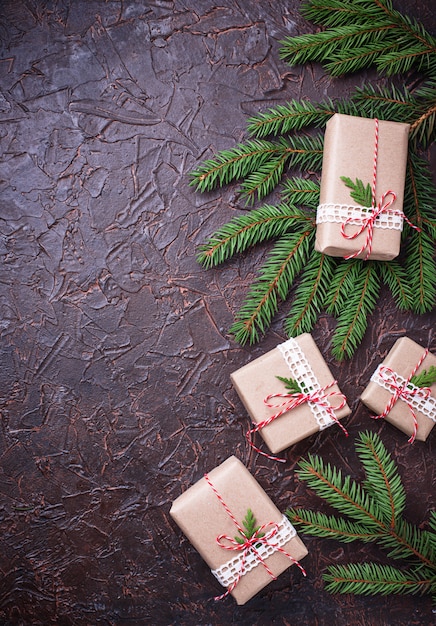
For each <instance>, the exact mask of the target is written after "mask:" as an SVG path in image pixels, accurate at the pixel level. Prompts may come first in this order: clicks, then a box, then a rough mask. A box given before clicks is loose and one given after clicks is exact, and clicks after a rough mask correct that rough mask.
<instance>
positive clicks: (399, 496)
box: [356, 433, 406, 528]
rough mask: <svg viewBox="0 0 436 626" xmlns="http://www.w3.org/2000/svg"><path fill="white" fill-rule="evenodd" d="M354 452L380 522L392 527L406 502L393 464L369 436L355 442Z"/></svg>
mask: <svg viewBox="0 0 436 626" xmlns="http://www.w3.org/2000/svg"><path fill="white" fill-rule="evenodd" d="M356 451H357V454H358V456H359V459H360V461H361V463H362V465H363V468H364V470H365V473H366V481H365V483H364V487H365V489H366V491H367V492H368V493H370V494H371V496H372V497H373V498H374V499H375V500H376V501H377V503H378V505H379V509H380V512H381V514H382V518H383V521H384V522H385V523H386V524H389V525H390V526H391V527H392V528H393V527H394V526H395V522H396V520H397V519H398V517H400V516H401V515H402V513H403V511H404V506H405V502H406V494H405V491H404V488H403V485H402V482H401V478H400V475H399V474H398V471H397V468H396V465H395V462H394V460H393V459H392V457H391V455H390V454H389V453H388V451H387V450H386V448H385V447H384V445H383V444H382V442H381V440H380V439H379V438H378V437H377V435H375V434H373V433H369V434H367V435H364V436H362V437H361V438H360V439H359V440H358V441H357V442H356Z"/></svg>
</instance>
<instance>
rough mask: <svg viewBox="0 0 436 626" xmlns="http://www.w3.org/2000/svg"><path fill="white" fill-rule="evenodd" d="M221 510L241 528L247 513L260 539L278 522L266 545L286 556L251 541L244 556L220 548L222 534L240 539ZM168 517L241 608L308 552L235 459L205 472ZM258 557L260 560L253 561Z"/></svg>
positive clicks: (180, 497) (289, 525)
mask: <svg viewBox="0 0 436 626" xmlns="http://www.w3.org/2000/svg"><path fill="white" fill-rule="evenodd" d="M208 481H210V483H211V484H212V485H213V487H212V486H211V484H210V483H209V482H208ZM214 489H215V490H216V492H215V491H214ZM217 494H218V495H217ZM219 498H221V499H219ZM226 507H227V509H228V510H229V512H230V514H231V515H232V516H233V517H234V518H235V520H236V522H237V523H238V524H239V525H240V526H241V527H242V528H243V520H244V518H245V516H246V515H247V511H248V509H250V510H251V511H252V512H253V514H254V517H255V519H256V525H257V526H263V525H264V524H265V525H267V526H265V528H262V529H261V531H262V532H263V533H264V534H265V536H267V535H268V533H269V531H270V530H271V529H274V528H275V526H274V524H277V528H278V532H277V533H275V534H274V536H272V537H271V539H270V544H274V545H276V544H277V545H279V546H280V548H281V550H283V551H284V552H286V553H287V554H284V553H283V552H282V551H280V550H277V549H275V548H273V547H272V545H268V543H265V544H261V543H260V541H259V543H257V542H255V546H254V550H253V549H249V550H248V551H247V553H246V554H243V552H244V550H243V549H240V550H229V549H225V548H223V547H221V545H219V544H218V543H217V538H220V537H222V535H225V536H228V537H229V538H230V539H232V538H234V537H236V536H238V537H239V538H241V535H240V534H239V532H238V527H237V526H236V524H235V522H234V521H233V519H232V517H231V515H230V514H229V512H228V511H227V509H226ZM170 515H171V516H172V518H173V519H174V520H175V522H176V523H177V525H178V526H179V527H180V528H181V530H182V531H183V532H184V534H185V535H186V536H187V537H188V539H189V540H190V542H191V543H192V545H193V546H194V547H195V548H196V550H197V551H198V552H199V553H200V555H201V556H202V557H203V559H204V560H205V561H206V563H207V564H208V566H209V567H210V568H211V570H212V573H214V575H215V576H216V577H217V579H218V580H219V581H220V582H221V584H223V586H224V587H227V588H228V591H229V588H230V591H229V592H230V593H231V595H232V596H233V597H234V598H235V600H236V602H237V604H245V603H246V602H247V601H248V600H249V599H250V598H252V597H253V596H254V595H255V594H256V593H258V592H259V591H260V590H261V589H263V588H264V587H265V586H266V585H268V584H269V583H270V582H271V581H272V580H273V578H272V576H271V574H273V575H274V577H277V576H279V574H281V573H282V572H284V571H285V570H286V569H287V568H288V567H290V566H291V565H293V563H294V561H293V560H292V559H295V561H296V562H298V561H300V559H302V558H303V557H304V556H306V554H307V549H306V547H305V545H304V544H303V542H302V541H301V539H300V538H299V537H298V536H297V533H296V531H295V529H294V527H293V526H292V524H291V523H290V522H289V520H288V519H287V518H286V516H284V515H282V513H281V512H280V511H279V509H278V508H277V507H276V506H275V505H274V504H273V502H272V501H271V500H270V498H269V497H268V495H267V494H266V493H265V491H264V490H263V489H262V487H261V486H260V485H259V483H258V482H257V481H256V479H255V478H254V477H253V476H252V475H251V473H250V472H249V471H248V469H247V468H246V467H245V465H243V463H241V461H239V460H238V459H237V458H236V457H235V456H231V457H229V458H228V459H227V460H226V461H224V462H223V463H222V464H221V465H219V466H218V467H216V468H214V469H213V470H212V471H211V472H209V473H208V475H207V479H206V477H203V478H201V479H200V480H199V481H198V482H197V483H195V484H194V485H193V486H192V487H190V488H189V489H188V490H187V491H185V492H184V493H183V494H182V495H181V496H179V497H178V498H177V499H176V500H175V501H174V502H173V505H172V507H171V511H170ZM221 541H222V543H224V544H225V545H231V544H230V542H229V541H228V540H225V539H221ZM235 543H236V542H235ZM257 554H259V555H260V556H261V558H262V561H261V560H260V559H259V558H257ZM287 555H290V556H291V557H292V559H291V558H289V556H287ZM241 564H242V570H243V571H242V573H241ZM265 566H267V567H268V569H269V571H270V573H269V572H268V571H267V569H266V567H265ZM300 567H301V566H300ZM239 575H240V578H239V579H238V576H239ZM223 579H225V583H224V582H223ZM235 579H236V580H237V582H236V584H235ZM232 586H233V588H232ZM226 593H227V592H224V595H226ZM220 597H221V596H220Z"/></svg>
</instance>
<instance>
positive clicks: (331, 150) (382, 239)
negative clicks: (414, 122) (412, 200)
mask: <svg viewBox="0 0 436 626" xmlns="http://www.w3.org/2000/svg"><path fill="white" fill-rule="evenodd" d="M377 123H378V141H377V152H375V145H376V144H375V124H376V120H375V119H370V118H362V117H355V116H352V115H343V114H340V113H335V114H334V115H333V116H332V117H331V118H330V119H329V121H328V122H327V127H326V131H325V138H324V150H323V162H322V174H321V190H320V204H319V206H318V210H317V218H316V221H317V229H316V241H315V249H316V250H317V251H318V252H323V253H325V254H328V255H330V256H341V257H347V256H349V255H356V256H357V258H365V259H366V258H369V259H374V260H385V261H389V260H391V259H394V258H395V257H396V256H398V254H399V251H400V244H401V231H402V228H403V217H402V209H403V199H404V181H405V175H406V162H407V149H408V136H409V124H403V123H400V122H389V121H384V120H380V121H378V120H377ZM375 154H376V155H377V157H376V185H375V203H376V205H377V203H378V202H379V201H381V198H382V196H383V194H385V193H386V192H388V191H393V192H394V193H395V195H396V199H395V200H394V201H393V202H392V204H391V205H390V206H389V207H387V208H386V209H385V210H383V211H382V212H381V213H380V214H379V215H378V216H377V217H376V219H375V222H374V229H373V231H372V232H373V235H372V242H371V243H370V244H369V245H366V246H365V243H366V241H367V240H366V238H367V235H368V228H367V227H366V228H365V227H364V228H363V230H362V232H361V233H360V234H359V235H357V236H355V235H356V234H357V232H358V231H359V230H360V227H362V225H363V220H364V219H365V218H367V217H368V215H369V213H368V208H366V209H364V208H363V206H362V205H360V204H358V203H357V202H356V200H353V198H352V197H351V196H350V191H351V189H350V188H349V187H347V186H346V185H345V183H344V181H343V180H341V177H342V176H345V177H347V178H350V179H351V180H352V181H353V183H355V182H356V179H359V180H361V181H362V182H363V184H364V186H366V185H367V184H368V183H369V184H370V185H371V186H372V183H373V175H374V159H375ZM389 200H392V196H389V197H388V196H386V200H385V201H386V204H387V203H388V201H389ZM385 201H382V204H383V205H384V202H385ZM345 223H346V225H344V224H345ZM342 228H344V232H345V234H346V235H347V237H350V236H353V237H354V236H355V238H346V237H345V236H344V235H343V233H342V230H341V229H342ZM362 246H364V249H363V250H362V251H361V252H360V253H359V254H357V253H358V252H359V250H360V249H361V248H362ZM369 252H370V254H368V253H369Z"/></svg>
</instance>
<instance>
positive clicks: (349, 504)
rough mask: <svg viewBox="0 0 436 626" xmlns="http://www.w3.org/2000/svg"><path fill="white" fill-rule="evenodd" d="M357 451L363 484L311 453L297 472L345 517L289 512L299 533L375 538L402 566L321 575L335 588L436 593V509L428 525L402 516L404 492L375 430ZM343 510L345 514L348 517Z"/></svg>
mask: <svg viewBox="0 0 436 626" xmlns="http://www.w3.org/2000/svg"><path fill="white" fill-rule="evenodd" d="M356 450H357V453H358V456H359V458H360V461H361V462H362V465H363V468H364V470H365V474H366V480H365V481H364V482H363V484H359V483H357V482H355V481H354V480H353V479H352V477H351V476H343V474H342V471H341V470H340V469H338V468H336V467H331V465H330V464H328V463H327V464H326V463H325V462H324V461H323V460H322V459H321V458H319V457H317V456H312V455H309V457H308V460H302V461H300V463H299V469H298V476H299V478H300V479H301V480H303V481H305V482H306V483H307V485H308V486H309V487H310V488H311V489H312V490H313V491H314V492H315V493H316V494H317V495H318V496H320V497H321V498H323V499H324V500H325V501H326V502H327V503H328V504H330V505H331V506H332V507H333V508H335V509H336V510H337V511H339V512H340V513H341V514H342V516H340V517H338V516H334V515H333V516H330V515H326V514H324V513H322V512H320V511H313V510H306V509H290V510H288V511H287V513H286V514H287V516H288V518H289V519H290V521H291V522H292V523H293V524H294V525H295V526H297V527H298V528H299V529H300V530H301V532H303V533H307V534H310V535H313V536H316V537H322V538H329V539H336V540H338V541H342V542H344V543H350V542H353V541H363V542H365V543H369V542H373V543H376V544H378V545H379V546H380V547H381V548H383V549H384V550H385V551H386V552H387V556H388V557H389V558H391V559H393V560H396V561H403V565H402V566H401V567H395V566H393V565H391V564H382V563H351V564H348V565H335V566H329V567H328V569H327V572H326V573H325V574H324V575H323V578H324V581H325V582H326V589H327V590H328V591H330V592H331V593H354V594H365V595H373V594H378V593H380V594H385V595H387V594H424V593H431V594H433V595H435V594H436V561H435V556H436V554H435V548H436V514H435V512H434V511H433V512H432V513H431V517H430V522H429V530H422V525H420V526H419V527H417V526H414V525H413V524H411V523H410V522H408V521H407V520H406V519H405V518H404V517H403V513H404V509H405V503H406V494H405V491H404V487H403V484H402V482H401V478H400V475H399V473H398V469H397V466H396V465H395V463H394V461H393V459H392V457H391V455H390V454H389V452H388V451H387V450H386V448H385V446H384V445H383V443H382V441H381V440H380V438H379V436H378V435H377V434H375V433H370V432H365V433H361V434H360V435H359V437H358V438H357V442H356ZM344 515H345V516H346V517H344Z"/></svg>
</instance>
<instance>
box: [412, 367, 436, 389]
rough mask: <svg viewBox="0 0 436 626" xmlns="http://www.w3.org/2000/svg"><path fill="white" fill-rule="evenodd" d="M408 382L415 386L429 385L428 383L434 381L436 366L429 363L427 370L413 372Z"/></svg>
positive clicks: (435, 378)
mask: <svg viewBox="0 0 436 626" xmlns="http://www.w3.org/2000/svg"><path fill="white" fill-rule="evenodd" d="M410 382H411V383H412V384H413V385H415V387H430V385H433V383H436V367H435V366H434V365H431V366H430V367H429V368H428V370H422V372H420V373H419V374H415V375H414V376H412V378H411V379H410Z"/></svg>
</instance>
